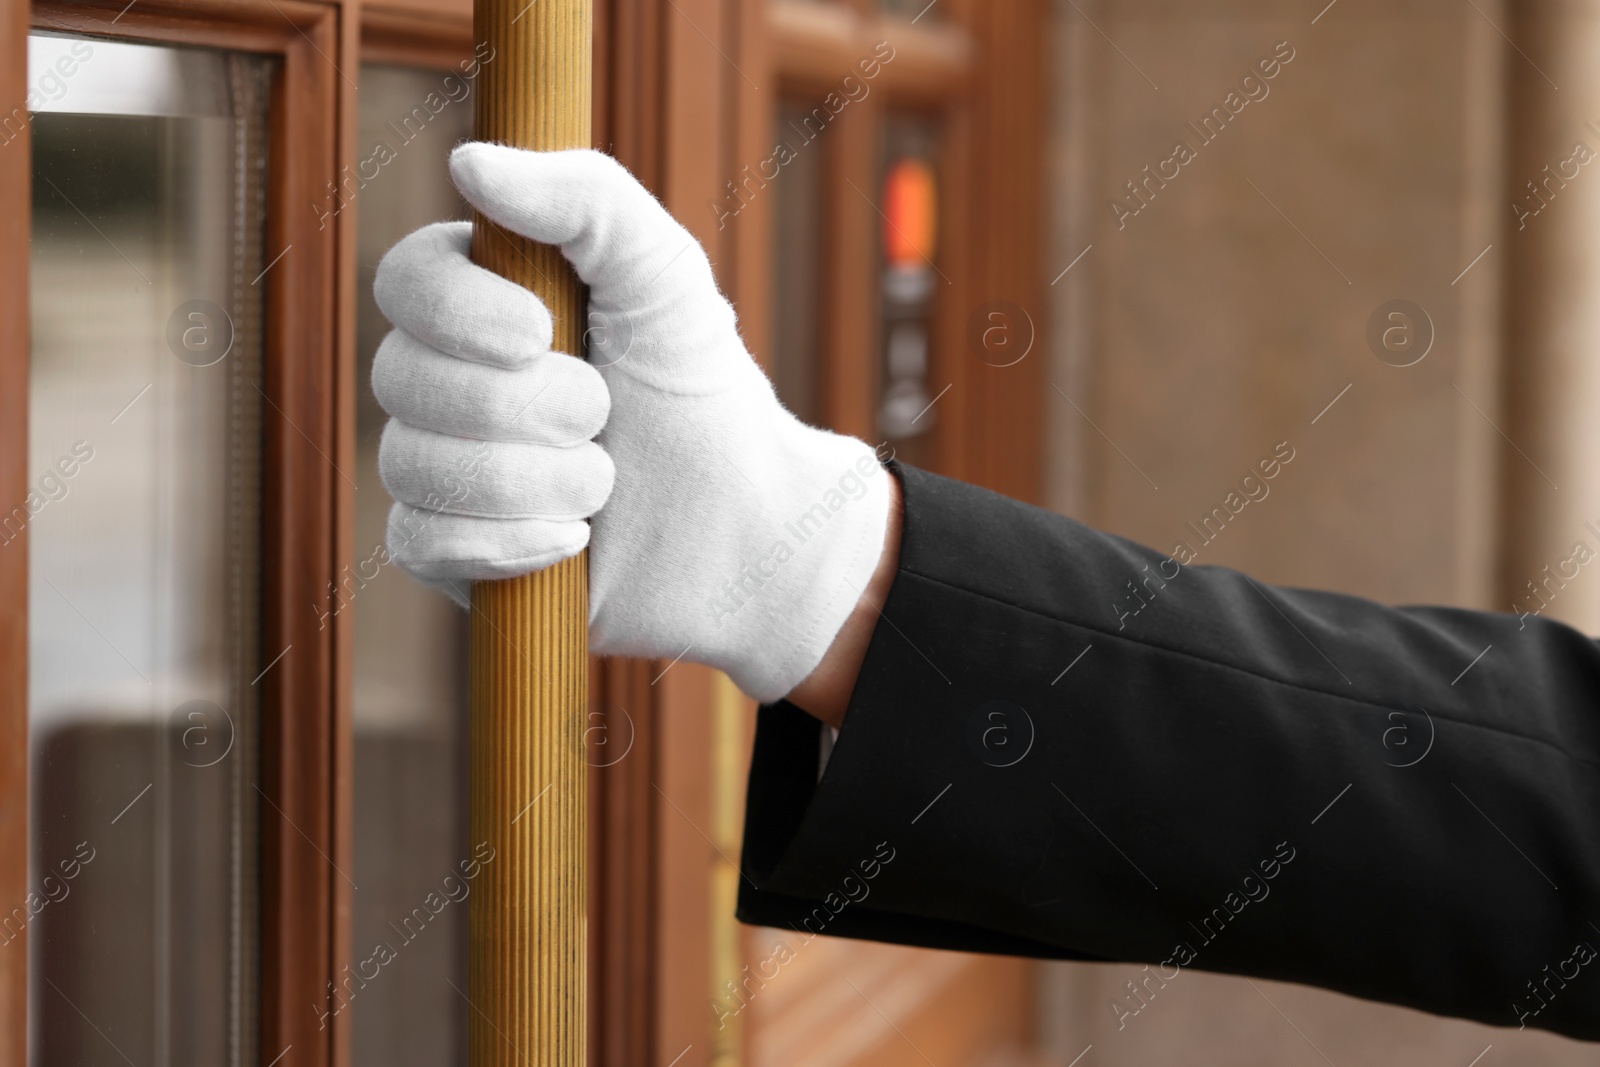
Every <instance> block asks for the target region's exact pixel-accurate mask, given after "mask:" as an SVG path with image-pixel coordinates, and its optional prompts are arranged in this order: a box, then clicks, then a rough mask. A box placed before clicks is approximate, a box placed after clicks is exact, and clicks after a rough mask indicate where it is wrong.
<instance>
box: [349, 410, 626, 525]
mask: <svg viewBox="0 0 1600 1067" xmlns="http://www.w3.org/2000/svg"><path fill="white" fill-rule="evenodd" d="M378 475H379V477H381V478H382V479H383V484H384V487H385V488H387V489H388V490H389V495H390V496H392V497H394V499H395V500H397V501H399V502H401V503H404V504H410V505H412V506H413V507H418V508H422V509H424V510H428V511H441V512H444V513H447V514H450V515H466V516H477V517H479V518H489V519H535V518H536V519H546V520H550V521H564V520H569V519H584V518H587V517H589V516H590V515H593V514H594V513H595V512H597V511H599V510H600V508H601V506H602V505H604V504H605V502H606V498H607V497H609V496H610V495H611V486H612V483H613V481H614V480H615V478H616V467H615V466H614V465H613V464H612V462H611V457H610V456H608V455H607V454H606V452H605V449H603V448H601V447H600V446H599V445H597V444H595V443H594V442H593V441H585V442H583V443H582V444H578V445H574V446H572V447H570V448H560V447H556V446H554V445H535V444H527V443H525V442H520V441H492V442H491V441H476V440H472V439H471V438H466V437H457V436H455V435H453V434H443V433H434V432H433V431H432V430H421V429H417V428H416V427H414V426H408V425H406V424H405V423H403V422H401V421H400V420H398V419H390V420H389V424H388V425H387V426H385V427H384V430H383V440H382V441H381V442H380V443H379V446H378Z"/></svg>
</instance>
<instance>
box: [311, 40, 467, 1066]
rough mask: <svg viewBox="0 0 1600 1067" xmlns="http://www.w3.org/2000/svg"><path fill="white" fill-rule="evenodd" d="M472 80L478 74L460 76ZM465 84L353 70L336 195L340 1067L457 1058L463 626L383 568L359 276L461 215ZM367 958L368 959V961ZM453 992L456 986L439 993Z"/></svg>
mask: <svg viewBox="0 0 1600 1067" xmlns="http://www.w3.org/2000/svg"><path fill="white" fill-rule="evenodd" d="M469 69H474V70H475V68H469ZM473 88H474V82H473V80H472V79H471V78H470V77H468V76H466V74H465V73H464V72H462V71H460V70H458V71H455V72H445V71H434V70H420V69H414V68H405V67H392V66H384V65H378V64H366V65H364V66H363V67H362V69H361V111H360V118H359V124H360V133H359V140H358V142H357V144H358V152H357V155H358V158H360V159H362V160H374V161H376V160H383V161H384V162H383V163H382V164H381V165H377V164H376V163H374V165H372V166H366V167H364V168H363V169H361V170H360V172H359V173H358V174H357V175H356V176H355V177H354V178H353V179H352V180H351V181H349V182H347V183H346V184H345V186H344V188H343V190H342V192H341V194H340V197H339V200H338V201H337V205H338V207H339V208H340V209H341V210H355V211H357V212H358V214H359V218H360V223H359V225H358V226H357V259H358V261H359V262H358V264H357V278H356V290H357V293H356V299H357V308H358V311H357V314H358V316H359V317H358V319H357V327H356V352H357V364H356V387H357V390H358V393H357V396H358V398H359V399H358V401H357V404H358V411H357V422H356V452H357V464H356V469H357V473H356V480H357V484H358V486H359V491H358V492H357V493H356V545H355V559H356V560H357V564H356V570H357V573H356V574H354V575H352V576H351V578H350V580H348V581H343V582H341V586H342V589H341V590H340V591H339V594H338V596H337V599H336V600H335V602H334V604H332V605H330V607H332V608H333V609H335V610H350V611H353V612H354V613H355V774H356V778H355V856H356V875H355V882H356V884H357V886H359V888H358V889H357V890H356V891H355V916H354V923H353V926H354V939H355V940H354V951H353V953H352V959H353V960H355V961H356V969H357V971H358V973H360V974H361V975H362V976H363V977H368V978H370V980H368V981H364V982H362V983H360V984H359V986H357V987H355V989H354V995H353V996H351V997H350V998H349V1001H348V1004H349V1010H350V1011H351V1012H352V1020H353V1027H354V1029H353V1034H354V1037H353V1040H352V1042H351V1046H352V1048H351V1051H352V1062H353V1063H355V1064H356V1065H357V1067H367V1065H371V1067H380V1065H381V1067H388V1065H390V1064H396V1063H464V1062H466V1026H467V1012H468V1010H469V1009H468V1006H467V1001H466V999H465V993H466V988H467V978H466V973H467V968H466V951H467V908H468V906H469V895H470V893H471V891H472V882H471V880H470V879H469V878H466V877H464V875H465V873H466V872H465V871H463V869H462V864H463V863H466V864H467V865H468V866H467V869H466V870H467V871H472V870H475V869H476V868H475V867H474V866H473V865H472V861H473V857H472V850H471V849H470V848H469V846H468V842H467V806H466V797H467V789H466V760H467V703H466V701H467V677H466V649H467V615H466V613H465V612H463V611H462V610H461V609H459V608H457V607H456V606H455V604H453V603H451V602H450V601H449V600H448V599H446V598H445V597H444V596H442V595H440V594H439V593H436V592H434V591H433V590H431V589H428V588H426V587H424V586H423V585H421V584H420V583H418V582H416V581H415V580H413V579H412V578H411V576H410V575H408V574H406V573H405V572H404V571H402V570H400V568H399V567H397V566H394V565H393V564H390V563H388V562H387V560H388V555H387V553H386V552H385V551H384V550H383V544H384V527H385V522H386V520H387V518H388V515H389V505H390V503H391V501H390V498H389V495H388V494H387V493H386V492H385V491H384V488H383V483H382V482H381V481H379V480H378V440H379V437H380V435H381V434H382V433H383V426H384V422H385V420H386V418H387V416H385V415H384V412H383V409H382V408H380V407H379V406H378V401H377V399H376V398H375V397H374V396H373V395H372V386H371V380H372V357H373V355H374V353H375V352H376V351H377V348H378V343H379V342H380V341H382V340H383V338H384V335H385V334H387V333H388V332H389V324H388V322H387V321H385V319H384V317H383V314H382V312H380V311H379V310H378V305H377V303H376V302H375V301H374V300H373V298H372V279H373V276H374V274H375V273H376V271H377V268H378V260H379V259H381V258H382V257H383V254H384V253H385V252H387V251H388V250H389V248H390V246H392V245H393V244H394V243H395V242H396V241H398V240H400V238H402V237H404V236H405V235H406V234H408V233H410V232H411V231H412V230H414V229H416V228H417V227H419V226H425V225H427V224H428V223H430V222H437V221H439V220H440V219H449V218H454V219H464V218H466V217H467V211H466V205H465V204H464V203H463V202H462V201H461V199H460V198H459V197H458V196H457V195H456V192H455V187H454V186H453V185H451V183H450V177H449V173H448V171H447V170H446V161H447V160H448V158H449V155H450V150H451V149H452V148H454V147H455V146H456V144H457V143H458V142H460V141H463V140H466V139H467V137H468V136H469V135H470V133H471V130H472V106H473V102H472V100H471V99H470V95H471V93H472V91H473ZM369 961H370V962H369ZM450 983H454V985H455V987H456V989H455V990H452V989H451V986H450Z"/></svg>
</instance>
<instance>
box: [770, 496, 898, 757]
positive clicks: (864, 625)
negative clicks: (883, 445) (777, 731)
mask: <svg viewBox="0 0 1600 1067" xmlns="http://www.w3.org/2000/svg"><path fill="white" fill-rule="evenodd" d="M888 473H889V521H888V524H887V526H886V527H885V529H884V534H883V555H882V556H880V557H879V558H878V566H877V569H876V570H874V571H873V572H872V580H871V581H870V582H868V583H867V587H866V589H864V590H863V591H862V594H861V599H860V600H858V601H857V602H856V606H855V610H854V611H852V612H851V613H850V617H849V618H848V619H847V620H845V624H844V626H842V627H841V628H840V630H839V634H838V636H836V637H835V638H834V639H833V644H831V645H829V646H828V651H827V653H826V654H825V655H824V656H823V657H822V662H821V663H818V664H817V666H816V669H815V670H813V671H812V672H811V673H810V674H808V675H807V676H806V677H805V680H804V681H802V682H801V683H800V684H799V685H797V686H795V687H794V689H793V691H791V692H790V693H789V695H788V697H787V698H786V699H787V700H788V701H789V703H791V704H793V705H794V706H795V707H797V708H800V709H801V710H803V711H805V712H807V713H809V714H811V715H814V716H816V717H817V718H818V719H821V720H822V721H823V722H825V723H827V724H828V725H829V726H831V727H833V728H834V729H835V730H837V729H839V727H840V726H841V725H842V724H843V723H844V713H845V709H846V708H847V707H849V705H850V694H851V693H852V692H854V691H855V687H856V677H857V675H859V674H860V673H861V664H862V662H863V661H864V660H865V659H866V658H867V645H868V644H869V643H871V641H872V632H873V630H875V629H876V628H877V625H878V619H879V618H880V615H879V612H880V610H881V609H882V608H883V605H884V602H885V601H886V600H888V598H889V587H890V586H892V585H893V584H894V576H895V573H896V571H898V570H899V567H900V528H901V525H902V523H903V521H904V509H903V507H902V504H901V500H900V479H899V476H898V475H896V474H895V473H894V472H893V471H892V470H891V471H889V472H888Z"/></svg>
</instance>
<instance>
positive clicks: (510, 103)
mask: <svg viewBox="0 0 1600 1067" xmlns="http://www.w3.org/2000/svg"><path fill="white" fill-rule="evenodd" d="M590 17H591V16H590V3H589V0H477V2H476V3H475V5H474V10H473V29H474V39H475V40H476V41H477V42H478V47H479V50H480V51H479V59H480V62H481V68H480V71H479V75H478V99H477V112H476V121H475V133H476V136H477V137H478V139H480V140H487V141H497V142H500V143H502V144H509V145H513V146H516V147H518V148H532V149H543V150H549V149H559V148H587V147H588V146H589V137H590V132H589V109H590V77H591V73H590V71H591V64H590V41H591V37H592V30H591V22H590ZM490 49H492V51H490ZM472 258H473V260H474V261H475V262H477V263H479V264H481V265H482V266H485V267H488V268H489V269H490V270H493V271H495V272H496V273H497V274H500V275H502V276H504V277H506V278H510V279H511V280H513V281H516V282H520V283H521V284H523V285H525V286H527V287H528V288H529V289H532V290H533V291H534V292H535V293H538V294H539V296H540V297H541V298H542V299H543V300H544V302H545V303H546V304H547V305H549V308H550V311H551V314H552V315H553V316H554V318H555V347H556V348H557V349H558V350H560V351H565V352H571V353H574V354H581V353H582V347H581V346H582V343H583V333H584V308H583V293H582V290H581V288H580V286H579V284H578V280H577V278H576V277H575V276H574V275H573V274H572V271H571V270H570V269H569V268H568V266H567V264H566V262H565V260H563V259H562V256H561V252H560V250H559V249H557V248H553V247H550V246H546V245H539V244H535V243H534V242H532V241H529V240H527V239H525V238H522V237H519V236H517V235H516V234H513V233H509V232H507V231H505V230H502V229H501V228H500V227H498V226H495V225H494V224H493V223H490V222H489V221H488V220H486V219H483V218H481V217H475V218H474V221H473V235H472ZM588 619H589V587H588V560H587V557H586V556H579V557H577V558H575V559H571V560H567V561H565V562H563V563H560V564H558V565H556V566H554V567H551V568H550V569H548V570H545V571H541V572H540V573H538V574H532V575H528V576H526V577H522V578H517V579H513V580H511V581H503V582H478V583H475V584H474V586H473V591H472V662H471V672H472V678H471V687H472V712H471V715H472V722H471V749H472V756H471V771H470V775H471V778H470V781H471V824H472V841H473V843H474V845H475V847H476V848H478V849H479V850H481V851H482V855H480V856H477V857H475V858H478V859H479V860H480V861H481V860H482V856H487V855H490V853H489V851H488V850H489V849H493V853H492V856H493V858H492V859H490V860H488V861H487V862H482V867H481V870H480V871H479V873H478V876H477V878H476V879H475V881H474V885H473V893H472V897H471V906H470V907H471V915H470V920H469V926H470V936H471V947H470V950H469V969H470V989H469V998H470V1000H471V1002H472V1010H471V1013H470V1022H469V1048H470V1063H471V1065H472V1067H491V1065H493V1067H513V1065H519V1067H522V1065H529V1067H584V1060H585V1022H584V994H585V989H586V974H585V970H586V958H585V957H586V944H585V942H586V929H585V927H586V918H585V907H586V903H587V894H586V886H585V870H584V866H585V850H586V844H587V839H586V836H585V811H584V808H585V801H586V785H585V778H586V776H585V773H584V772H585V762H584V758H583V724H584V716H585V713H586V709H587V703H588V670H589V667H588Z"/></svg>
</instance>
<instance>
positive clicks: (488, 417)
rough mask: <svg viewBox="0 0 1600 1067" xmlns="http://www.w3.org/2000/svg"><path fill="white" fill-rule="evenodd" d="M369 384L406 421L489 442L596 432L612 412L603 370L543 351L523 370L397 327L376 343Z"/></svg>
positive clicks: (554, 440)
mask: <svg viewBox="0 0 1600 1067" xmlns="http://www.w3.org/2000/svg"><path fill="white" fill-rule="evenodd" d="M372 391H373V393H374V395H376V396H377V398H378V403H380V404H382V405H383V408H384V410H385V411H387V412H388V413H389V414H390V415H393V416H394V417H395V418H397V419H399V420H400V421H402V422H404V423H405V424H406V425H408V426H413V427H416V428H417V429H422V430H434V431H436V432H438V433H445V434H454V435H456V436H459V437H475V438H479V439H480V440H486V441H525V442H529V443H533V444H549V445H573V444H577V443H578V442H580V441H587V440H590V439H591V438H593V437H594V436H595V435H596V434H598V433H599V432H600V430H601V428H602V427H604V426H605V424H606V417H607V415H609V414H610V411H611V394H610V393H609V392H608V391H607V390H606V385H605V381H604V380H603V379H602V378H601V377H600V373H599V372H598V371H596V370H595V369H594V368H593V367H591V366H589V365H588V364H587V363H584V362H583V361H582V360H579V359H573V358H572V357H571V356H567V355H563V354H561V353H559V352H546V353H545V354H544V355H541V356H539V357H537V358H536V359H534V360H533V362H531V363H530V364H528V366H527V367H525V368H524V369H521V370H504V369H502V368H500V367H492V366H487V365H485V364H482V363H470V362H467V361H465V360H460V359H456V358H455V357H454V356H449V355H446V354H445V353H443V352H440V351H438V350H437V349H435V348H433V347H431V346H430V345H427V344H425V343H424V342H422V341H420V340H418V339H417V338H415V337H413V336H411V335H410V334H408V333H406V332H405V331H404V330H393V331H391V332H390V333H389V336H388V337H386V338H384V340H383V344H381V345H379V346H378V354H377V357H376V358H375V359H374V361H373V365H372Z"/></svg>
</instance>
